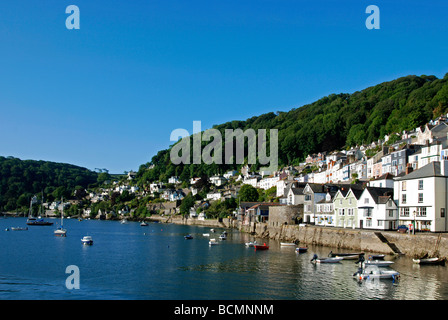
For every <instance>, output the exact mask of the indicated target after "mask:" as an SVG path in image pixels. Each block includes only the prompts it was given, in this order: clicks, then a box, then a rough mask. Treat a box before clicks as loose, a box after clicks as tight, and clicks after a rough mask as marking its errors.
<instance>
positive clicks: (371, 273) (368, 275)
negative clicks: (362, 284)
mask: <svg viewBox="0 0 448 320" xmlns="http://www.w3.org/2000/svg"><path fill="white" fill-rule="evenodd" d="M353 276H354V277H355V278H357V279H358V280H369V279H392V280H394V281H395V280H397V279H398V278H399V277H400V273H399V272H398V271H395V270H386V269H381V268H378V267H377V266H371V267H367V268H365V269H358V271H357V272H355V274H353Z"/></svg>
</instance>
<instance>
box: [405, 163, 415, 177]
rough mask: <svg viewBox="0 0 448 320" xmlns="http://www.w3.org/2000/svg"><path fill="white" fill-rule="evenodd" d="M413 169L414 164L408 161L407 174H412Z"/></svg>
mask: <svg viewBox="0 0 448 320" xmlns="http://www.w3.org/2000/svg"><path fill="white" fill-rule="evenodd" d="M412 170H414V168H412V165H411V164H410V163H408V164H407V165H406V175H408V174H410V173H411V172H412Z"/></svg>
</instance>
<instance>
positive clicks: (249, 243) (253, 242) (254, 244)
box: [246, 241, 257, 247]
mask: <svg viewBox="0 0 448 320" xmlns="http://www.w3.org/2000/svg"><path fill="white" fill-rule="evenodd" d="M256 245H257V241H250V242H246V247H255V246H256Z"/></svg>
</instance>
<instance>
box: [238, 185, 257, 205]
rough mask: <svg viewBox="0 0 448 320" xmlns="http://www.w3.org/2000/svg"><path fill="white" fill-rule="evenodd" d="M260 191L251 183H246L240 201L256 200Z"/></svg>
mask: <svg viewBox="0 0 448 320" xmlns="http://www.w3.org/2000/svg"><path fill="white" fill-rule="evenodd" d="M258 197H259V195H258V191H257V189H256V188H254V187H253V186H251V185H250V184H245V185H243V186H242V187H241V189H240V192H239V198H240V201H248V202H255V201H258Z"/></svg>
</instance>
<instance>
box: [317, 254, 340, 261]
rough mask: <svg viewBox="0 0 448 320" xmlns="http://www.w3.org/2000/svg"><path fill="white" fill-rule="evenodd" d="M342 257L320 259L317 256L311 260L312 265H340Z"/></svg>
mask: <svg viewBox="0 0 448 320" xmlns="http://www.w3.org/2000/svg"><path fill="white" fill-rule="evenodd" d="M341 260H342V257H330V258H319V257H318V256H317V254H315V255H314V256H313V259H311V263H339V262H340V261H341Z"/></svg>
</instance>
